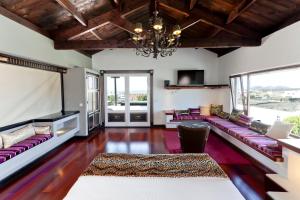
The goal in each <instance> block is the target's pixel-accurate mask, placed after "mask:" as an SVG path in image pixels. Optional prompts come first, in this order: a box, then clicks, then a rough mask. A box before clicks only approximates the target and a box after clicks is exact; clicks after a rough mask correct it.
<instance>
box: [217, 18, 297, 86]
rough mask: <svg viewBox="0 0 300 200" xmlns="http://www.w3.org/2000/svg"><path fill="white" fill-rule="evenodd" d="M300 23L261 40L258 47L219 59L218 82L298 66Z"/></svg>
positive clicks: (246, 48)
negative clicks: (230, 77)
mask: <svg viewBox="0 0 300 200" xmlns="http://www.w3.org/2000/svg"><path fill="white" fill-rule="evenodd" d="M299 35H300V22H298V23H295V24H292V25H290V26H288V27H286V28H284V29H282V30H279V31H277V32H275V33H273V34H271V35H269V36H267V37H265V38H264V39H263V44H262V46H260V47H243V48H240V49H238V50H236V51H233V52H231V53H229V54H227V55H225V56H222V57H220V59H219V67H220V72H219V81H220V82H226V83H228V82H229V80H228V77H229V76H230V75H232V74H237V73H242V72H249V71H257V70H262V69H268V68H275V67H281V66H289V65H293V64H300V39H299Z"/></svg>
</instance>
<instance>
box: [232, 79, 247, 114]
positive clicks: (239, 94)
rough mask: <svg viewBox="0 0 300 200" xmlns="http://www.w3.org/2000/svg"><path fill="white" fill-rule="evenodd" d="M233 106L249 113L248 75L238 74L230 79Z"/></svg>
mask: <svg viewBox="0 0 300 200" xmlns="http://www.w3.org/2000/svg"><path fill="white" fill-rule="evenodd" d="M230 84H231V92H232V94H233V95H232V97H233V98H232V101H233V107H234V109H237V110H243V111H244V113H245V114H247V113H248V93H247V89H248V76H244V75H243V76H236V77H232V78H231V79H230Z"/></svg>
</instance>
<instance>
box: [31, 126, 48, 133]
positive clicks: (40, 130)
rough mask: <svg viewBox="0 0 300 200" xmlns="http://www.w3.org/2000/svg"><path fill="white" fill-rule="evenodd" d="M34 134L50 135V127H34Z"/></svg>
mask: <svg viewBox="0 0 300 200" xmlns="http://www.w3.org/2000/svg"><path fill="white" fill-rule="evenodd" d="M34 132H35V134H36V135H43V134H50V126H35V127H34Z"/></svg>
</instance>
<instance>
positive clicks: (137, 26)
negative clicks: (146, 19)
mask: <svg viewBox="0 0 300 200" xmlns="http://www.w3.org/2000/svg"><path fill="white" fill-rule="evenodd" d="M134 32H136V33H141V32H143V25H142V23H136V24H135V28H134Z"/></svg>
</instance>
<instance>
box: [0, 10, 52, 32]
mask: <svg viewBox="0 0 300 200" xmlns="http://www.w3.org/2000/svg"><path fill="white" fill-rule="evenodd" d="M0 14H1V15H3V16H5V17H7V18H9V19H11V20H13V21H15V22H17V23H19V24H21V25H23V26H25V27H27V28H29V29H31V30H33V31H35V32H38V33H40V34H42V35H44V36H46V37H48V38H50V34H49V33H48V32H47V31H44V30H42V29H41V28H40V27H38V26H36V25H35V24H33V23H31V22H30V21H28V20H27V19H24V18H22V17H20V16H18V15H16V14H15V13H12V12H10V11H9V10H7V9H6V8H4V7H3V6H0Z"/></svg>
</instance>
